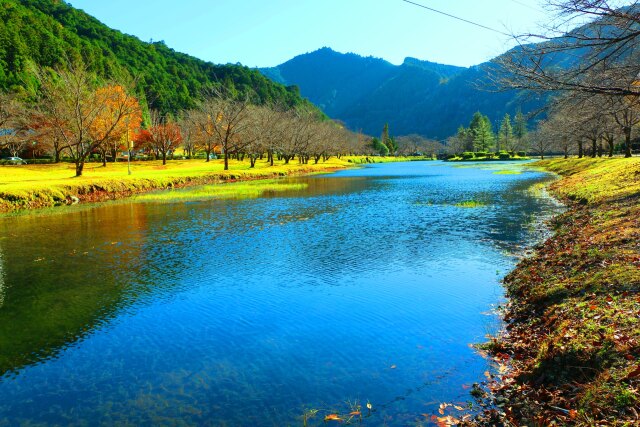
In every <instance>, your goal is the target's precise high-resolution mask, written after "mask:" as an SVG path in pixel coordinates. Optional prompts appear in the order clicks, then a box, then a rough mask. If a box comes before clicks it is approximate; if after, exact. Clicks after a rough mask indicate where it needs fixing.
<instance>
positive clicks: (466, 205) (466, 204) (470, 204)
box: [455, 200, 487, 208]
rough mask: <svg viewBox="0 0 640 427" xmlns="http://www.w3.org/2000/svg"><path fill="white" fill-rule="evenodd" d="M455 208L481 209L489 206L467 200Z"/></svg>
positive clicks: (478, 201)
mask: <svg viewBox="0 0 640 427" xmlns="http://www.w3.org/2000/svg"><path fill="white" fill-rule="evenodd" d="M455 206H457V207H459V208H481V207H484V206H487V204H486V203H485V202H483V201H480V200H465V201H464V202H459V203H456V204H455Z"/></svg>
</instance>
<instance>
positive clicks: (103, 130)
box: [89, 85, 142, 166]
mask: <svg viewBox="0 0 640 427" xmlns="http://www.w3.org/2000/svg"><path fill="white" fill-rule="evenodd" d="M97 93H98V96H99V98H101V99H103V100H104V106H103V107H104V108H102V109H101V110H100V111H99V112H98V113H97V115H96V118H95V120H94V121H93V123H92V124H91V127H90V129H89V130H90V137H91V139H92V140H102V141H103V143H102V144H101V145H100V146H99V147H98V148H99V149H100V150H101V152H102V162H103V163H102V164H103V165H104V166H106V153H107V152H110V154H111V158H112V159H113V160H112V161H114V162H115V161H116V157H117V154H118V150H122V149H128V148H129V143H128V141H129V140H130V137H131V136H132V135H133V134H134V133H135V132H136V131H137V130H138V129H139V128H140V125H141V124H142V110H141V109H140V104H139V103H138V100H137V99H136V98H134V97H132V96H129V95H127V93H126V91H125V89H124V88H123V87H122V86H120V85H112V86H104V87H101V88H99V89H98V90H97ZM120 108H124V109H126V110H127V111H128V112H129V113H128V114H127V115H126V116H125V117H124V119H123V120H120V121H118V122H116V123H113V119H114V116H115V115H116V114H117V113H118V109H120ZM107 133H108V135H107Z"/></svg>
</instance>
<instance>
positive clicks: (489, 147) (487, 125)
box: [447, 110, 529, 155]
mask: <svg viewBox="0 0 640 427" xmlns="http://www.w3.org/2000/svg"><path fill="white" fill-rule="evenodd" d="M528 133H529V131H528V129H527V119H526V117H525V115H524V114H523V113H522V112H521V111H520V110H518V111H517V112H516V114H515V116H514V119H513V121H512V120H511V115H510V114H509V113H506V114H505V115H504V117H503V119H502V121H501V122H500V126H499V128H498V132H497V133H496V132H494V128H493V125H492V124H491V121H490V120H489V117H487V116H486V115H484V114H482V113H481V112H479V111H478V112H476V113H475V114H474V115H473V117H472V118H471V122H470V123H469V126H468V127H465V126H462V125H461V126H460V127H459V128H458V132H457V133H456V134H455V135H453V136H451V137H449V138H448V139H447V151H448V152H449V154H451V155H460V154H462V153H493V152H495V153H498V154H499V153H517V152H521V151H526V150H527V149H528V143H529V139H528Z"/></svg>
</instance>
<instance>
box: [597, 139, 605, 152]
mask: <svg viewBox="0 0 640 427" xmlns="http://www.w3.org/2000/svg"><path fill="white" fill-rule="evenodd" d="M602 153H604V147H603V145H602V138H600V141H599V142H598V157H602Z"/></svg>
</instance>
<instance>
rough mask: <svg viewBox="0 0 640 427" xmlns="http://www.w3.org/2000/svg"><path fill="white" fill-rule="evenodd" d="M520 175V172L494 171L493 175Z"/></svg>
mask: <svg viewBox="0 0 640 427" xmlns="http://www.w3.org/2000/svg"><path fill="white" fill-rule="evenodd" d="M521 173H522V171H521V170H501V171H495V172H494V173H493V174H494V175H520V174H521Z"/></svg>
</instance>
